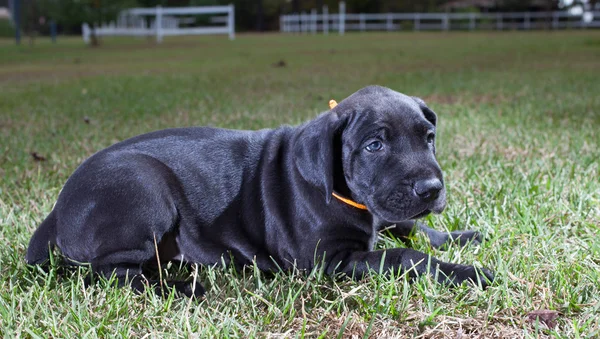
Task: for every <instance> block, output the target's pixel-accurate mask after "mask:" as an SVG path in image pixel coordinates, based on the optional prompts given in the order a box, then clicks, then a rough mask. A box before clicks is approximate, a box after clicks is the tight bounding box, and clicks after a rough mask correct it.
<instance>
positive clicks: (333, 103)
mask: <svg viewBox="0 0 600 339" xmlns="http://www.w3.org/2000/svg"><path fill="white" fill-rule="evenodd" d="M335 106H337V101H335V100H333V99H331V100H329V109H333V108H334V107H335ZM331 195H333V196H334V197H335V198H336V199H338V200H339V201H341V202H343V203H345V204H347V205H350V206H352V207H356V208H358V209H359V210H365V211H366V210H367V206H365V205H363V204H359V203H357V202H356V201H353V200H350V199H348V198H344V197H342V196H341V195H339V194H337V193H336V192H331Z"/></svg>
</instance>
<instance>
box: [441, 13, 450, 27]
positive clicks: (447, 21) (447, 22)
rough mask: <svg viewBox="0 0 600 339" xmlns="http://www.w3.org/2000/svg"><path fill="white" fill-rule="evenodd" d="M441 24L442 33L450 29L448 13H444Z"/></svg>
mask: <svg viewBox="0 0 600 339" xmlns="http://www.w3.org/2000/svg"><path fill="white" fill-rule="evenodd" d="M442 23H443V25H444V31H447V30H449V29H450V20H449V16H448V12H446V13H444V17H443V18H442Z"/></svg>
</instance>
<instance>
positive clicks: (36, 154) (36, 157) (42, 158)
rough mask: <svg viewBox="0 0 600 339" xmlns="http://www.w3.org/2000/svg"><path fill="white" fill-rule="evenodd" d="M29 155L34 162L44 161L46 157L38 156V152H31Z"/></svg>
mask: <svg viewBox="0 0 600 339" xmlns="http://www.w3.org/2000/svg"><path fill="white" fill-rule="evenodd" d="M29 154H31V156H32V157H33V160H35V161H46V157H44V156H41V155H39V154H38V152H31V153H29Z"/></svg>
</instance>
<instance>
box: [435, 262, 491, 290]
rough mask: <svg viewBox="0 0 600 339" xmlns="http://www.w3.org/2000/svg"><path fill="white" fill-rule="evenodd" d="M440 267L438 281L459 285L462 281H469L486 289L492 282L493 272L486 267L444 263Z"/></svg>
mask: <svg viewBox="0 0 600 339" xmlns="http://www.w3.org/2000/svg"><path fill="white" fill-rule="evenodd" d="M444 266H446V267H440V272H438V281H440V282H441V283H444V284H448V285H451V286H460V285H462V284H463V283H471V284H474V285H476V286H480V287H481V288H482V289H486V288H487V287H488V286H489V285H491V284H492V283H493V282H494V273H492V271H490V270H488V269H486V268H476V267H475V266H467V265H458V264H446V265H444Z"/></svg>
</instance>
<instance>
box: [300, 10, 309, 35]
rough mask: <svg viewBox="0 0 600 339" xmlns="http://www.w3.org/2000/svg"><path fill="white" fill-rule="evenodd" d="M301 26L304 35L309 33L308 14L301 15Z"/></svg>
mask: <svg viewBox="0 0 600 339" xmlns="http://www.w3.org/2000/svg"><path fill="white" fill-rule="evenodd" d="M300 25H301V27H302V29H301V31H302V33H306V32H308V19H307V17H306V12H302V13H300Z"/></svg>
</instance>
